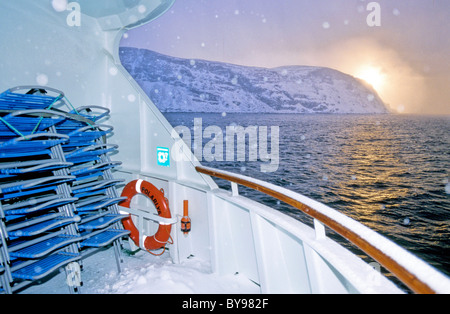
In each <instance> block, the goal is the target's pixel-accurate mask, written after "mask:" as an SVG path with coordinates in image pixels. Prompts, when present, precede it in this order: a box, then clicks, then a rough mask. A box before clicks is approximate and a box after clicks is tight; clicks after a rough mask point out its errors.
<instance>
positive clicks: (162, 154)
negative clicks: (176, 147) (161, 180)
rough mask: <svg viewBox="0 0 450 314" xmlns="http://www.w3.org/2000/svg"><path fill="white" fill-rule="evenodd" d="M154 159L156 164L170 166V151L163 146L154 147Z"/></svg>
mask: <svg viewBox="0 0 450 314" xmlns="http://www.w3.org/2000/svg"><path fill="white" fill-rule="evenodd" d="M156 159H157V160H158V165H159V166H163V167H170V153H169V149H168V148H165V147H157V148H156Z"/></svg>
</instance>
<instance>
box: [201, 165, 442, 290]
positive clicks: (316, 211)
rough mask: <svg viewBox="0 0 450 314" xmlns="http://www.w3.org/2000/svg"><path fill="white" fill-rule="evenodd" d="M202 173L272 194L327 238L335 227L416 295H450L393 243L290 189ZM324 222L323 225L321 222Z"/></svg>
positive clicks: (212, 172)
mask: <svg viewBox="0 0 450 314" xmlns="http://www.w3.org/2000/svg"><path fill="white" fill-rule="evenodd" d="M196 170H197V171H198V172H199V173H202V174H206V175H209V176H212V177H216V178H220V179H224V180H227V181H230V182H231V183H232V191H233V195H237V194H238V192H237V184H239V185H243V186H246V187H249V188H251V189H254V190H257V191H260V192H262V193H265V194H267V195H270V196H272V197H274V198H276V199H278V200H280V201H283V202H285V203H286V204H289V205H291V206H293V207H295V208H297V209H299V210H301V211H302V212H304V213H306V214H307V215H309V216H311V217H312V218H314V222H315V223H314V226H315V228H316V235H319V236H320V235H321V236H325V235H324V230H323V225H322V224H324V225H326V226H327V227H329V228H331V229H332V230H334V231H335V232H337V233H338V234H340V235H341V236H343V237H344V238H346V239H347V240H348V241H350V242H351V243H353V244H354V245H356V246H357V247H358V248H360V249H361V250H363V251H364V252H365V253H366V254H367V255H369V256H371V257H372V258H373V259H375V260H376V261H377V262H379V263H380V264H381V265H383V266H384V267H385V268H386V269H387V270H389V271H390V272H391V273H392V274H393V275H394V276H396V277H397V278H398V279H399V280H400V281H402V282H403V283H404V284H405V285H406V286H408V287H409V288H410V289H411V290H412V291H414V292H415V293H428V294H429V293H450V279H449V278H448V277H446V276H445V275H444V274H442V273H440V272H439V271H437V270H436V269H434V268H433V267H432V266H430V265H428V264H427V263H425V262H424V261H423V260H421V259H419V258H418V257H416V256H415V255H413V254H411V253H410V252H408V251H406V250H405V249H403V248H402V247H400V246H398V245H397V244H395V243H394V242H392V241H391V240H389V239H387V238H385V237H384V236H382V235H380V234H378V233H377V232H375V231H373V230H371V229H370V228H368V227H366V226H364V225H363V224H361V223H359V222H357V221H355V220H353V219H351V218H350V217H347V216H346V215H344V214H342V213H340V212H338V211H336V210H335V209H332V208H330V207H328V206H326V205H324V204H322V203H319V202H317V201H314V200H312V199H310V198H307V197H305V196H303V195H301V194H298V193H296V192H293V191H290V190H288V189H285V188H282V187H279V186H276V185H274V184H271V183H267V182H264V181H261V180H258V179H254V178H250V177H246V176H243V175H238V174H234V173H231V172H228V171H222V170H217V169H213V168H208V167H203V166H198V167H196ZM318 222H320V223H318Z"/></svg>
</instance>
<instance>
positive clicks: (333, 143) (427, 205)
mask: <svg viewBox="0 0 450 314" xmlns="http://www.w3.org/2000/svg"><path fill="white" fill-rule="evenodd" d="M165 116H166V118H167V119H168V120H169V122H170V123H171V124H172V125H173V126H180V125H182V126H187V127H189V128H194V120H195V119H196V118H197V119H198V118H201V119H202V127H203V128H207V127H208V126H217V127H219V128H220V129H222V130H226V129H227V127H228V126H242V127H244V128H246V127H248V126H257V127H272V126H279V135H278V136H279V139H278V140H279V156H277V157H278V158H279V166H278V168H277V170H276V171H274V172H261V167H260V166H261V162H262V161H260V160H258V161H251V160H249V158H247V159H246V160H245V161H242V158H241V159H239V158H238V156H237V154H239V153H242V152H236V158H235V159H234V160H230V158H223V161H217V160H213V161H207V160H200V161H201V163H202V164H203V165H204V166H209V167H215V168H219V169H222V170H228V171H231V172H235V173H239V174H243V175H247V176H251V177H255V178H258V179H261V180H264V181H267V182H270V183H273V184H276V185H279V186H283V187H285V188H288V189H290V190H293V191H295V192H298V193H300V194H303V195H305V196H308V197H310V198H313V199H315V200H318V201H320V202H323V203H325V204H327V205H329V206H331V207H333V208H335V209H337V210H339V211H341V212H342V213H344V214H346V215H348V216H350V217H351V218H353V219H355V220H357V221H359V222H361V223H363V224H365V225H366V226H368V227H370V228H372V229H374V230H375V231H377V232H379V233H381V234H383V235H385V236H386V237H388V238H390V239H391V240H393V241H394V242H396V243H397V244H399V245H401V246H402V247H404V248H406V249H407V250H409V251H410V252H412V253H414V254H416V255H417V256H419V257H421V258H422V259H424V260H425V261H427V262H428V263H430V264H431V265H433V266H434V267H436V268H438V269H439V270H441V271H442V272H444V273H445V274H447V275H450V257H449V256H450V116H410V115H296V114H289V115H288V114H229V113H228V114H227V113H218V114H211V113H208V114H205V113H188V114H186V113H165ZM203 141H204V143H203V144H204V145H206V144H207V143H208V142H210V141H211V138H204V139H203ZM247 144H248V146H249V147H247V149H248V150H249V151H250V149H251V145H252V143H250V142H248V141H247ZM197 149H198V148H197ZM246 156H250V154H247V155H246ZM217 183H218V184H219V186H221V187H223V188H228V187H229V184H228V183H227V182H224V181H221V180H218V181H217ZM240 192H241V194H243V195H245V196H247V197H249V198H252V199H255V200H257V201H259V202H262V203H265V204H266V205H269V206H271V207H273V208H276V209H278V210H280V211H283V212H285V213H286V214H288V215H290V216H293V217H295V218H296V219H299V220H301V221H303V222H305V223H311V221H310V220H309V218H308V217H306V216H305V215H303V214H302V213H300V212H299V211H298V210H296V209H294V208H291V207H290V206H288V205H285V204H283V203H280V202H278V201H277V200H274V199H272V198H271V197H269V196H266V195H264V194H261V193H259V192H255V191H252V190H250V189H246V188H241V189H240ZM336 239H337V240H338V241H341V239H340V238H339V237H336ZM342 244H343V245H345V246H347V245H348V244H347V243H346V242H345V241H343V243H342ZM349 248H351V247H349Z"/></svg>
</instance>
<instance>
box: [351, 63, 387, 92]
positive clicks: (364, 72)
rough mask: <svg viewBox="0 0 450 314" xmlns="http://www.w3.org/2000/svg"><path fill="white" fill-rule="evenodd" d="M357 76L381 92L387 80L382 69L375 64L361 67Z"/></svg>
mask: <svg viewBox="0 0 450 314" xmlns="http://www.w3.org/2000/svg"><path fill="white" fill-rule="evenodd" d="M355 76H356V77H357V78H360V79H362V80H364V81H366V82H367V83H369V84H370V85H372V86H373V88H375V90H376V91H377V92H381V90H382V89H383V86H384V83H385V80H386V77H385V75H384V74H383V73H382V72H381V69H380V68H377V67H374V66H364V67H361V68H360V69H359V70H358V71H357V73H356V75H355Z"/></svg>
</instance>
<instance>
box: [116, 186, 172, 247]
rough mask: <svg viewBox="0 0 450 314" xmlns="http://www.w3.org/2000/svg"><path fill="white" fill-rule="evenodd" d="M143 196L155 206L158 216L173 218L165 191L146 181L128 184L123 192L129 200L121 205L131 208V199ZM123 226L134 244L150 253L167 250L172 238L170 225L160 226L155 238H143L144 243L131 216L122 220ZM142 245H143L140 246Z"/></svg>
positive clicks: (161, 224)
mask: <svg viewBox="0 0 450 314" xmlns="http://www.w3.org/2000/svg"><path fill="white" fill-rule="evenodd" d="M137 194H143V195H145V196H147V197H148V198H149V199H150V200H151V201H152V202H153V204H154V205H155V207H156V210H157V211H158V215H159V216H160V217H163V218H172V216H171V215H170V209H169V205H168V202H167V201H166V198H165V197H164V191H163V190H161V191H160V190H158V189H157V188H156V187H155V186H154V185H153V184H151V183H149V182H147V181H144V180H134V181H131V182H130V183H128V184H127V185H126V186H125V188H124V189H123V191H122V196H123V197H126V198H127V199H126V200H124V201H123V202H122V203H121V204H120V205H121V206H123V207H127V208H130V202H131V199H132V198H133V197H134V196H135V195H137ZM122 224H123V226H124V228H125V229H127V230H129V231H130V232H131V233H130V238H131V239H132V240H133V242H134V243H135V244H136V245H137V246H138V247H141V248H144V249H146V250H148V251H154V250H159V249H161V248H165V246H166V244H167V243H168V241H169V238H170V231H171V229H172V226H171V225H170V224H163V223H160V224H159V228H158V231H157V232H156V233H155V234H154V235H153V236H145V235H144V236H142V242H141V241H140V239H139V230H138V229H137V228H136V226H135V225H134V223H133V220H132V219H131V214H130V216H128V217H126V218H124V219H122ZM140 243H142V245H140Z"/></svg>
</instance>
